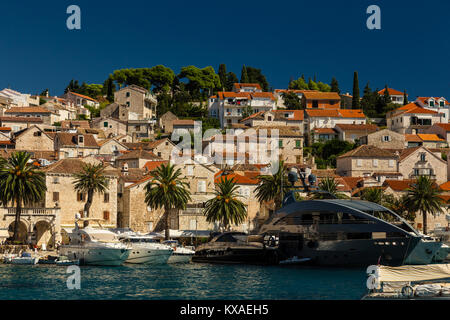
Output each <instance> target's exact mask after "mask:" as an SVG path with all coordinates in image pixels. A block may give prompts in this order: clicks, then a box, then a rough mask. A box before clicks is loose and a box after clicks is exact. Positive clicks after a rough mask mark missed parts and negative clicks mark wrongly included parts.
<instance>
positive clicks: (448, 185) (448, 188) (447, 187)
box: [439, 181, 450, 191]
mask: <svg viewBox="0 0 450 320" xmlns="http://www.w3.org/2000/svg"><path fill="white" fill-rule="evenodd" d="M439 188H440V189H441V190H443V191H450V181H447V182H446V183H443V184H441V185H440V186H439Z"/></svg>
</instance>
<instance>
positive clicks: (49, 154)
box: [0, 149, 58, 161]
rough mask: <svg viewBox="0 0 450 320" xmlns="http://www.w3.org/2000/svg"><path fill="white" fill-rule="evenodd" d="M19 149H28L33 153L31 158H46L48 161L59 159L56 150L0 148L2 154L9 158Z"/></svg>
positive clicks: (0, 154)
mask: <svg viewBox="0 0 450 320" xmlns="http://www.w3.org/2000/svg"><path fill="white" fill-rule="evenodd" d="M17 151H26V152H28V153H29V154H31V159H33V160H34V159H46V160H48V161H55V160H58V153H57V152H56V151H39V150H38V151H28V150H18V149H8V150H0V156H1V157H3V158H5V159H6V158H9V157H10V155H11V154H12V153H14V152H17Z"/></svg>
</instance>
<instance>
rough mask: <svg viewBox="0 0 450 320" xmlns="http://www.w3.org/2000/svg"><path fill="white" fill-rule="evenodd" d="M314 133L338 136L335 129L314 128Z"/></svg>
mask: <svg viewBox="0 0 450 320" xmlns="http://www.w3.org/2000/svg"><path fill="white" fill-rule="evenodd" d="M313 131H314V132H315V133H318V134H336V133H337V132H336V131H334V129H333V128H314V130H313Z"/></svg>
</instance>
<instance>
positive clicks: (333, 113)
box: [305, 109, 340, 118]
mask: <svg viewBox="0 0 450 320" xmlns="http://www.w3.org/2000/svg"><path fill="white" fill-rule="evenodd" d="M305 112H306V114H307V115H308V117H324V118H327V117H332V118H339V117H340V113H339V110H336V109H333V110H324V109H307V110H305Z"/></svg>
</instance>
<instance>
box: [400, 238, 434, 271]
mask: <svg viewBox="0 0 450 320" xmlns="http://www.w3.org/2000/svg"><path fill="white" fill-rule="evenodd" d="M442 245H443V243H442V242H439V241H427V240H424V239H422V240H420V242H419V243H418V244H417V246H416V247H415V248H414V250H413V251H412V252H411V253H410V254H409V256H408V257H407V258H406V261H405V264H411V265H420V264H430V263H431V262H432V261H433V258H434V256H435V255H436V254H437V253H438V252H439V250H440V249H441V247H442Z"/></svg>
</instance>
